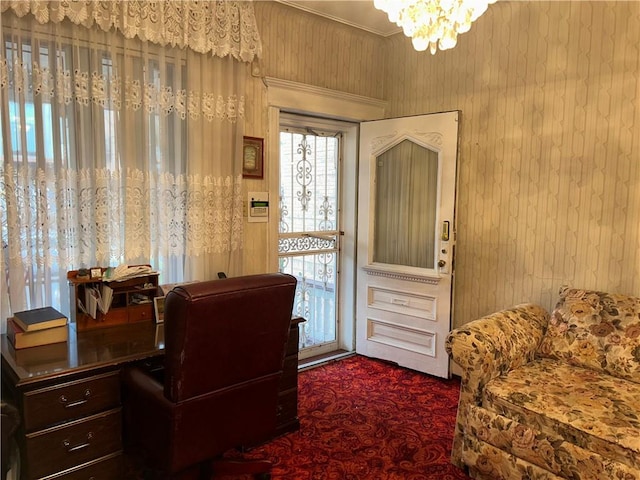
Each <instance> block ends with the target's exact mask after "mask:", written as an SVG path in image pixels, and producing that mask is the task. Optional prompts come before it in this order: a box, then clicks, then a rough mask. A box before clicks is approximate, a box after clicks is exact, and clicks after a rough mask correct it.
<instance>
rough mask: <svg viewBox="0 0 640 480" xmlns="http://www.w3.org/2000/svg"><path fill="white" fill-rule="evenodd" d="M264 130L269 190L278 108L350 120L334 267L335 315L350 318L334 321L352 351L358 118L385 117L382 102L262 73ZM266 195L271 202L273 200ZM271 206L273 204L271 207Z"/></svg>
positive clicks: (272, 267) (271, 254)
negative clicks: (339, 261) (338, 250)
mask: <svg viewBox="0 0 640 480" xmlns="http://www.w3.org/2000/svg"><path fill="white" fill-rule="evenodd" d="M263 80H264V83H265V85H266V86H267V103H268V120H269V127H268V128H269V130H268V135H267V142H266V148H265V156H266V162H267V165H268V166H269V167H268V168H267V170H266V179H267V188H268V190H269V192H271V194H272V195H273V194H274V192H275V195H277V194H278V192H279V186H280V152H279V145H280V112H287V113H295V114H300V115H305V116H312V117H319V121H322V118H324V119H325V121H328V122H329V121H341V120H342V121H345V122H349V123H351V124H352V125H351V126H350V127H349V128H348V132H345V135H344V139H343V149H342V152H343V158H342V162H341V163H342V171H341V173H342V181H341V191H340V197H341V199H342V205H341V208H342V209H343V210H342V213H341V221H342V225H341V227H340V229H341V231H344V233H345V234H344V235H343V236H342V239H341V256H342V265H340V266H339V267H338V268H340V278H341V281H340V292H339V298H340V299H341V301H340V305H339V306H338V308H339V310H338V319H341V318H342V319H346V318H351V319H353V321H352V322H344V321H343V322H340V321H339V323H338V325H337V328H338V338H339V342H340V343H339V344H338V347H339V348H343V349H345V350H347V351H355V338H356V322H355V315H356V293H357V290H356V267H357V258H356V245H357V240H358V239H357V225H358V218H357V205H358V191H357V190H358V145H359V141H360V138H359V122H361V121H367V120H378V119H382V118H384V116H385V111H386V109H387V102H386V101H383V100H378V99H374V98H369V97H364V96H360V95H353V94H350V93H345V92H340V91H336V90H329V89H325V88H320V87H314V86H311V85H306V84H302V83H297V82H291V81H288V80H281V79H277V78H271V77H266V78H264V79H263ZM274 200H275V199H272V200H271V201H272V202H273V204H274V205H277V202H275V201H274ZM276 210H277V209H276ZM278 224H279V215H277V214H276V215H269V221H268V229H267V244H268V246H267V251H268V254H267V255H268V258H267V268H268V271H270V272H277V271H278V237H279V232H278Z"/></svg>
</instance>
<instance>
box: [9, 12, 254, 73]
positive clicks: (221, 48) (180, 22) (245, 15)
mask: <svg viewBox="0 0 640 480" xmlns="http://www.w3.org/2000/svg"><path fill="white" fill-rule="evenodd" d="M9 9H11V10H13V11H14V12H15V13H16V14H17V15H18V16H20V17H22V16H24V15H26V14H28V13H31V14H33V16H34V17H35V19H36V20H37V21H38V22H39V23H49V22H54V23H58V22H61V21H63V20H65V19H68V20H69V21H71V22H73V23H74V24H76V25H82V26H84V27H92V26H94V25H95V26H97V27H99V28H101V29H102V30H103V31H105V32H108V31H109V30H111V29H112V28H115V29H117V30H118V31H120V32H121V33H122V34H123V35H124V36H125V37H126V38H134V37H138V38H139V39H141V40H144V41H149V42H153V43H155V44H158V45H162V46H171V47H180V48H185V47H188V48H190V49H192V50H194V51H196V52H199V53H209V52H211V53H212V54H213V55H216V56H219V57H226V56H228V55H231V56H233V57H234V58H236V59H237V60H241V61H244V62H251V61H252V60H253V59H254V57H256V56H257V57H260V56H261V54H262V44H261V42H260V35H259V34H258V28H257V26H256V20H255V15H254V11H253V4H252V3H251V2H250V1H246V0H245V1H232V0H208V1H200V2H198V1H190V0H163V1H161V2H158V1H150V0H109V1H107V2H104V1H96V0H75V1H25V0H3V1H2V2H0V11H3V12H4V11H6V10H9Z"/></svg>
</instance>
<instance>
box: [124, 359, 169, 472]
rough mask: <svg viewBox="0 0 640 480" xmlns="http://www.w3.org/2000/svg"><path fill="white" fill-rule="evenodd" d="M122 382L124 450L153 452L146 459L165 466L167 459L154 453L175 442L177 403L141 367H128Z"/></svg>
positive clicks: (160, 466)
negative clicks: (173, 433)
mask: <svg viewBox="0 0 640 480" xmlns="http://www.w3.org/2000/svg"><path fill="white" fill-rule="evenodd" d="M122 381H123V410H124V432H123V436H124V444H125V449H126V450H127V451H130V452H137V451H144V452H152V453H151V455H150V457H149V458H147V460H148V461H149V462H150V463H151V464H153V465H154V466H158V467H159V468H164V463H165V462H167V460H168V459H166V458H162V457H160V456H156V455H154V453H153V452H163V451H166V449H164V448H160V447H161V444H162V443H166V442H171V441H172V435H171V432H170V425H171V424H172V417H173V415H174V410H175V409H174V406H175V405H174V404H173V403H172V402H171V401H169V400H168V399H167V398H166V397H165V395H164V386H163V385H162V384H161V383H159V382H158V381H157V380H156V379H154V378H153V377H152V376H150V375H149V373H148V372H146V371H145V370H143V369H141V368H138V367H132V368H125V369H124V370H123V371H122Z"/></svg>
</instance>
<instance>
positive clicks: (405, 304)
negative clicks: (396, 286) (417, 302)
mask: <svg viewBox="0 0 640 480" xmlns="http://www.w3.org/2000/svg"><path fill="white" fill-rule="evenodd" d="M391 303H392V304H393V305H402V306H403V307H408V306H409V300H403V299H401V298H393V299H391Z"/></svg>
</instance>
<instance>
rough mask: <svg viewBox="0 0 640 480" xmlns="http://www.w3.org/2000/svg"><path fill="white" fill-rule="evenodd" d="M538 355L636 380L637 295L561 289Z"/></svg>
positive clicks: (639, 369) (639, 351)
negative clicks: (635, 296)
mask: <svg viewBox="0 0 640 480" xmlns="http://www.w3.org/2000/svg"><path fill="white" fill-rule="evenodd" d="M540 355H541V356H545V357H549V358H557V359H562V360H564V361H566V362H567V363H570V364H572V365H580V366H583V367H588V368H591V369H594V370H597V371H600V372H607V373H609V374H611V375H615V376H617V377H621V378H627V379H629V380H631V381H633V382H636V383H640V298H634V297H630V296H626V295H617V294H609V293H604V292H597V291H591V290H579V289H575V288H567V287H564V288H562V289H561V290H560V301H559V302H558V304H557V306H556V309H555V310H554V311H553V314H552V315H551V320H550V322H549V327H548V328H547V332H546V334H545V337H544V339H543V341H542V345H541V346H540Z"/></svg>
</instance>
